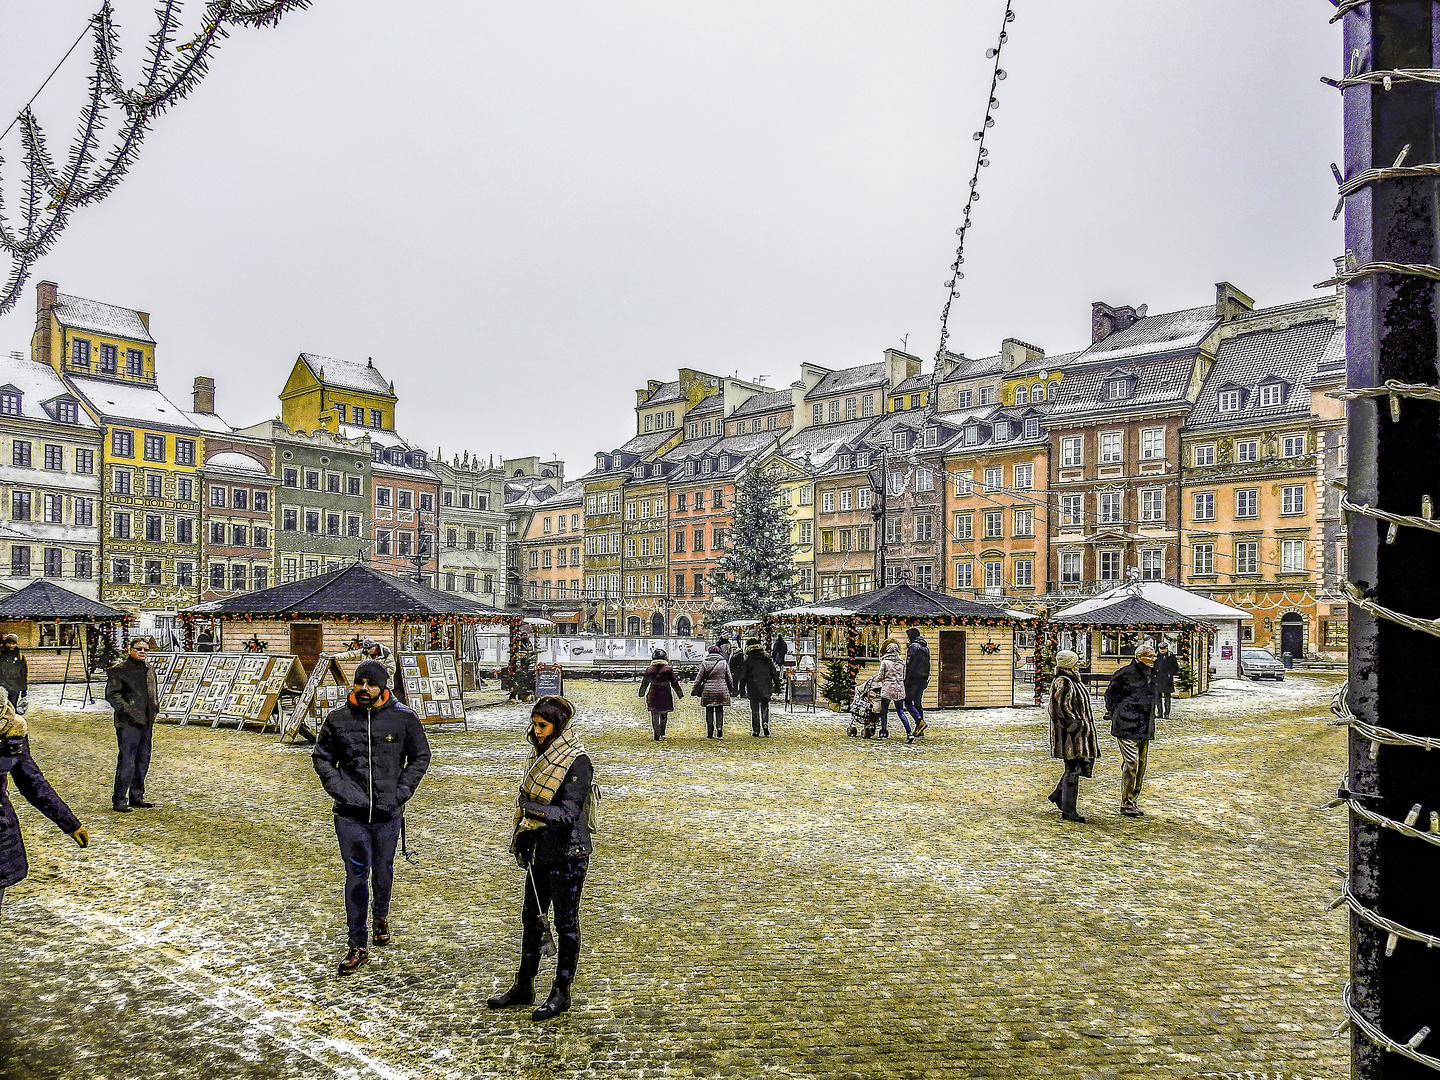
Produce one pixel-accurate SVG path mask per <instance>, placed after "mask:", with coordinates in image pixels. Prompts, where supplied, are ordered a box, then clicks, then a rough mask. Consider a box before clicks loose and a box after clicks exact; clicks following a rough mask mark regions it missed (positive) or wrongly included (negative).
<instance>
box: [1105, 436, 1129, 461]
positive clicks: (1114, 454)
mask: <svg viewBox="0 0 1440 1080" xmlns="http://www.w3.org/2000/svg"><path fill="white" fill-rule="evenodd" d="M1124 438H1125V433H1124V432H1122V431H1102V432H1101V433H1100V464H1102V465H1111V464H1114V463H1115V462H1117V461H1123V460H1125V451H1124Z"/></svg>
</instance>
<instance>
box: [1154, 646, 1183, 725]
mask: <svg viewBox="0 0 1440 1080" xmlns="http://www.w3.org/2000/svg"><path fill="white" fill-rule="evenodd" d="M1179 674H1180V661H1178V660H1176V659H1175V656H1174V654H1172V653H1171V652H1170V646H1169V645H1168V644H1167V643H1166V642H1165V641H1163V640H1162V641H1161V642H1160V651H1159V652H1158V653H1157V654H1156V656H1155V715H1156V716H1158V717H1160V718H1161V719H1164V720H1168V719H1169V718H1170V695H1171V694H1173V693H1175V676H1176V675H1179Z"/></svg>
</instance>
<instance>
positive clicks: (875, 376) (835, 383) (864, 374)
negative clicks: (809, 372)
mask: <svg viewBox="0 0 1440 1080" xmlns="http://www.w3.org/2000/svg"><path fill="white" fill-rule="evenodd" d="M884 384H885V363H884V361H880V362H877V363H874V364H857V365H856V366H855V367H847V368H841V369H840V370H839V371H831V372H828V373H827V374H826V375H825V377H824V378H822V379H821V380H820V381H819V382H817V383H816V384H815V385H814V386H813V387H811V388H810V392H809V393H807V394H806V395H805V396H806V397H807V398H822V397H830V396H832V395H834V394H845V393H849V392H850V391H851V390H861V389H864V388H865V387H869V386H883V385H884Z"/></svg>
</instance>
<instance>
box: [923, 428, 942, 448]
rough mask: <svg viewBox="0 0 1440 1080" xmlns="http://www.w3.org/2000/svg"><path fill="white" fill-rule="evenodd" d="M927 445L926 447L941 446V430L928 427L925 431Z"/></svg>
mask: <svg viewBox="0 0 1440 1080" xmlns="http://www.w3.org/2000/svg"><path fill="white" fill-rule="evenodd" d="M925 445H926V446H939V445H940V429H939V428H936V427H927V428H926V429H925Z"/></svg>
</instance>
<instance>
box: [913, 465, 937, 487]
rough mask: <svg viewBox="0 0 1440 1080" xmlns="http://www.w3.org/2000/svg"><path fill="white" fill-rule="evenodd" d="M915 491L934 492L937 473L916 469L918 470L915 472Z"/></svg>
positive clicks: (930, 470) (931, 470)
mask: <svg viewBox="0 0 1440 1080" xmlns="http://www.w3.org/2000/svg"><path fill="white" fill-rule="evenodd" d="M915 490H916V491H934V490H935V472H934V470H933V469H916V470H915Z"/></svg>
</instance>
